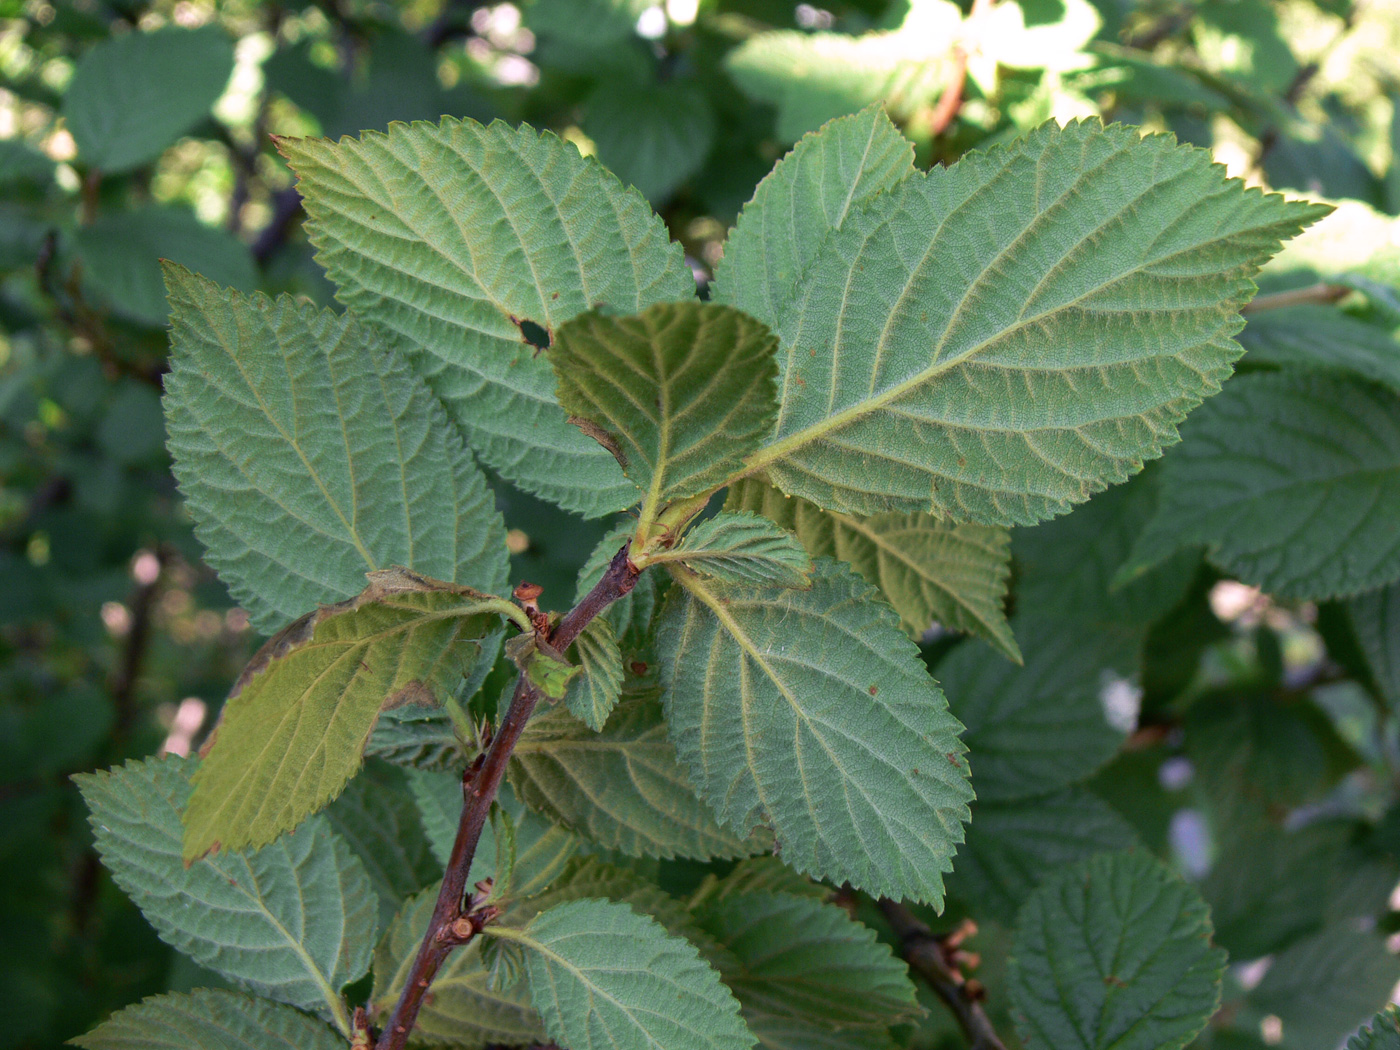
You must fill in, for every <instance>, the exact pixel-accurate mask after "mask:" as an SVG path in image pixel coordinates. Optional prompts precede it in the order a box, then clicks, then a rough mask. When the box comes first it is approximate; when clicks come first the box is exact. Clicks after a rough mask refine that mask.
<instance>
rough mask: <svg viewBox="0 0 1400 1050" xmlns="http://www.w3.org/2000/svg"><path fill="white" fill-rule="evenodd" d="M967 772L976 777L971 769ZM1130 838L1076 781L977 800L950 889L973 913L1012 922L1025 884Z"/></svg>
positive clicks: (1121, 822) (1102, 804)
mask: <svg viewBox="0 0 1400 1050" xmlns="http://www.w3.org/2000/svg"><path fill="white" fill-rule="evenodd" d="M973 759H974V761H975V760H976V755H975V754H974V755H973ZM973 777H974V781H973V782H974V784H975V783H976V773H975V770H974V774H973ZM1136 843H1137V835H1136V834H1135V833H1134V831H1133V829H1132V827H1131V826H1130V825H1129V824H1128V822H1127V821H1126V820H1124V819H1123V818H1122V817H1120V816H1119V815H1118V814H1117V813H1115V812H1114V811H1113V810H1112V809H1111V808H1110V807H1109V805H1108V803H1106V802H1103V801H1101V800H1100V799H1098V798H1097V797H1096V796H1094V795H1091V794H1090V793H1089V792H1088V791H1085V790H1084V789H1082V788H1068V789H1066V790H1064V791H1060V792H1057V793H1055V794H1053V795H1047V796H1042V797H1040V798H1033V799H1023V800H1020V801H1016V802H978V803H975V804H974V805H973V807H972V821H971V823H969V824H968V826H967V842H966V843H965V844H964V845H963V847H962V849H960V850H958V859H957V863H956V864H955V865H954V866H953V874H951V875H950V876H948V880H947V881H948V895H949V896H950V897H954V898H957V899H958V900H960V901H963V902H965V903H966V904H967V905H968V910H969V911H970V912H971V914H973V915H976V916H978V918H979V919H984V920H985V919H993V920H995V921H997V922H1000V923H1005V924H1007V925H1010V924H1011V923H1013V922H1014V921H1015V919H1016V912H1017V911H1018V910H1019V909H1020V907H1021V905H1022V904H1023V903H1024V902H1025V899H1026V898H1027V897H1028V896H1029V895H1030V893H1031V891H1032V890H1034V889H1035V888H1036V887H1037V886H1038V885H1040V883H1041V882H1042V881H1043V880H1044V879H1045V878H1046V877H1047V876H1049V875H1050V874H1052V873H1053V872H1054V871H1055V869H1056V868H1058V867H1060V866H1061V865H1065V864H1072V863H1075V862H1077V861H1081V860H1085V859H1087V858H1089V857H1092V856H1094V855H1095V854H1097V853H1109V852H1112V851H1114V850H1121V849H1127V848H1128V847H1130V846H1133V845H1135V844H1136Z"/></svg>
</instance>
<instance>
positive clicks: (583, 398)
mask: <svg viewBox="0 0 1400 1050" xmlns="http://www.w3.org/2000/svg"><path fill="white" fill-rule="evenodd" d="M776 346H777V344H776V343H775V342H774V340H773V336H772V334H771V333H769V331H768V329H767V328H765V327H764V326H763V325H761V324H759V323H758V322H756V321H754V320H753V319H751V318H749V317H748V316H746V315H745V314H743V313H740V312H739V311H738V310H735V309H732V308H730V307H727V306H720V305H716V304H713V303H699V302H685V303H658V304H657V305H655V306H651V307H649V308H648V309H646V310H645V311H643V312H642V313H640V314H638V315H637V316H635V317H609V316H606V315H604V314H601V313H596V312H595V313H586V314H582V315H580V316H578V317H575V318H573V319H572V320H570V321H568V322H567V323H565V324H564V325H563V326H561V327H560V329H559V331H558V333H557V336H556V339H555V343H554V346H553V347H552V348H551V350H550V357H551V358H552V360H553V362H554V369H555V372H556V373H557V374H558V376H559V403H560V404H561V405H563V406H564V409H565V410H566V411H568V412H569V413H570V414H571V415H572V416H573V417H574V418H575V419H577V420H584V421H586V422H583V423H580V425H581V426H583V427H584V430H585V432H586V433H588V434H589V435H591V436H593V437H595V438H596V439H597V440H598V441H599V442H600V443H601V444H602V445H603V446H604V447H605V448H607V449H608V450H609V451H610V452H612V454H613V455H614V456H616V457H617V460H618V462H619V463H620V464H622V470H623V472H624V473H625V474H626V475H627V476H628V477H629V478H630V479H631V480H632V481H633V482H634V483H635V484H636V486H637V488H638V489H639V490H640V491H641V493H642V499H643V507H644V511H643V513H647V512H650V513H652V514H655V513H656V512H657V511H658V510H660V509H661V508H662V507H663V506H665V505H666V504H668V503H670V502H672V501H673V500H677V499H682V498H684V497H687V496H694V495H698V494H699V493H703V492H706V491H708V490H710V489H714V488H718V487H719V486H720V485H722V484H724V483H725V482H726V481H728V480H729V478H730V477H732V476H733V475H734V474H737V473H738V472H739V471H740V470H741V469H742V467H743V457H744V455H745V454H746V453H748V452H751V451H752V450H753V449H755V448H757V447H758V444H759V442H760V440H761V439H762V438H763V437H764V435H765V434H766V433H767V432H768V430H769V429H770V428H771V427H772V425H773V417H774V414H775V413H776V412H777V401H776V395H775V392H774V388H773V379H774V377H775V376H776V375H777V367H776V365H775V364H774V361H773V352H774V350H775V349H776Z"/></svg>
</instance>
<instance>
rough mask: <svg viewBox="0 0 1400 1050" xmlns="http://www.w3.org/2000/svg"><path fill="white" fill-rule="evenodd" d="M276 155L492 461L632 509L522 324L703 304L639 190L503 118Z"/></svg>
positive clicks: (369, 314) (535, 481)
mask: <svg viewBox="0 0 1400 1050" xmlns="http://www.w3.org/2000/svg"><path fill="white" fill-rule="evenodd" d="M279 147H280V149H281V150H282V152H283V154H284V155H285V156H286V157H287V160H288V162H289V163H290V164H291V166H292V169H293V170H294V171H295V172H296V173H297V176H298V180H299V181H298V188H299V189H300V190H301V193H302V195H303V197H304V198H305V206H306V210H307V214H308V215H310V216H311V223H310V226H309V230H310V236H311V239H312V242H313V243H314V244H315V245H316V246H317V248H319V249H320V251H319V253H318V255H317V259H318V260H319V261H320V262H321V264H322V265H323V266H324V267H325V268H326V271H327V274H328V275H329V276H330V278H331V280H333V281H334V282H335V283H336V284H337V285H338V286H339V288H340V292H339V295H340V298H341V300H342V301H343V302H344V303H345V304H346V305H347V306H348V307H350V308H351V309H352V310H354V311H355V312H357V313H359V314H360V315H361V316H363V317H366V318H368V319H370V320H371V321H373V322H375V323H376V324H378V325H381V326H383V327H384V328H386V329H387V330H388V331H390V332H392V333H394V335H396V336H398V337H399V338H400V340H401V341H402V343H403V344H404V345H405V347H406V348H408V349H410V350H411V352H412V353H413V358H414V364H415V367H417V368H418V370H419V371H420V372H422V373H423V374H424V375H426V376H427V377H428V382H429V385H430V386H432V388H433V390H434V391H435V392H436V393H437V394H438V396H439V397H441V398H442V399H443V401H444V402H445V403H446V404H447V407H448V411H449V412H450V413H451V415H452V417H453V418H454V419H455V420H457V422H458V423H459V424H461V426H462V427H463V429H464V430H465V431H466V433H467V436H468V438H469V440H470V443H471V446H472V448H473V449H475V450H476V451H477V453H478V454H479V455H480V456H481V458H482V459H483V460H485V461H486V462H487V463H488V464H490V466H491V467H492V468H493V469H495V470H497V471H499V472H500V473H501V474H502V475H503V476H505V477H506V478H507V479H509V480H510V481H512V482H514V483H515V484H517V485H519V486H520V487H521V488H524V489H526V490H528V491H530V492H534V493H537V494H539V495H541V496H545V497H546V498H548V499H551V500H553V501H554V502H556V503H558V504H560V505H561V506H563V507H566V508H567V509H569V510H575V511H580V512H582V513H584V514H587V515H590V516H597V515H602V514H606V513H608V512H610V511H614V510H620V509H621V508H623V507H625V506H627V505H628V504H630V503H632V502H633V501H634V500H635V490H634V489H633V487H632V486H631V485H630V484H629V483H628V482H626V481H625V480H624V478H623V477H622V474H621V472H620V471H619V470H618V467H617V464H616V463H615V462H614V461H613V459H612V457H611V456H610V455H608V453H607V452H605V451H604V450H603V449H601V448H599V447H598V446H597V445H595V444H594V443H593V442H592V441H590V440H589V439H588V438H586V437H584V436H583V435H582V434H580V433H579V432H578V431H577V430H576V429H575V428H573V427H571V426H569V425H568V423H567V422H566V421H565V416H564V413H563V411H562V410H561V409H560V408H559V407H558V405H557V404H556V402H555V400H554V374H553V372H552V371H551V369H550V362H549V359H548V358H549V355H548V353H547V352H546V353H544V354H541V353H540V352H539V350H538V348H537V347H536V346H534V345H532V344H531V343H530V342H528V341H527V339H526V337H525V335H524V334H523V332H522V328H521V324H522V323H523V322H526V321H528V322H530V323H532V324H534V325H537V326H539V327H540V328H543V329H544V330H545V332H546V333H549V332H554V331H556V330H557V329H558V327H559V325H561V324H562V323H563V322H565V321H567V320H568V319H569V318H571V317H573V316H575V315H577V314H580V313H583V312H584V311H585V310H588V309H591V308H594V307H599V306H605V307H606V308H607V309H609V310H612V311H616V312H618V313H620V314H634V313H639V312H640V311H642V310H644V309H645V308H646V307H648V306H650V305H651V304H653V303H658V302H672V301H675V300H680V299H690V298H693V297H694V294H695V280H694V277H693V276H692V275H691V272H690V268H689V267H688V266H687V265H686V263H685V259H684V255H683V253H682V252H681V249H680V246H679V245H675V244H672V243H670V241H669V240H668V238H667V235H666V228H665V226H664V225H663V224H662V222H661V220H660V219H659V218H657V216H656V215H655V214H654V213H653V212H652V211H651V209H650V208H649V207H648V206H647V205H646V202H645V201H643V200H642V198H641V196H640V195H639V194H637V193H636V192H635V191H628V190H624V189H623V188H622V187H621V186H620V185H619V184H618V182H617V180H616V179H615V178H614V177H613V176H612V175H610V174H609V173H608V172H606V171H605V170H604V169H603V167H602V165H601V164H599V163H598V162H597V161H596V160H593V159H591V158H584V157H580V156H579V154H578V151H577V150H576V149H575V148H574V147H573V146H572V145H570V144H567V143H564V142H561V141H560V140H559V139H558V138H556V137H555V136H554V135H552V134H550V133H548V132H544V133H541V132H536V131H535V130H534V129H533V128H530V127H528V126H521V127H520V128H510V127H507V126H506V125H505V124H502V123H499V122H498V123H494V124H492V125H491V126H490V127H482V126H481V125H479V124H476V123H475V122H472V121H457V120H453V119H444V120H443V122H442V123H441V124H438V125H430V124H421V123H420V124H414V125H411V126H410V125H404V124H395V125H392V126H391V127H390V129H389V131H388V132H387V133H386V134H380V133H377V132H367V133H366V134H365V135H363V136H362V137H361V138H359V139H342V140H341V141H340V142H338V143H332V142H328V141H325V140H318V139H282V140H280V141H279ZM561 246H564V247H562V248H561Z"/></svg>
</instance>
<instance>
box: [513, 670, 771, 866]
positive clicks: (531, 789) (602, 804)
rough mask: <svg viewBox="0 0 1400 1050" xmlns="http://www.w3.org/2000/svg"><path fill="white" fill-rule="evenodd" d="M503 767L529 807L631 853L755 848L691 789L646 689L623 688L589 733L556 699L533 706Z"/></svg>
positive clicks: (713, 853)
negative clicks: (603, 721)
mask: <svg viewBox="0 0 1400 1050" xmlns="http://www.w3.org/2000/svg"><path fill="white" fill-rule="evenodd" d="M508 775H509V777H510V784H511V787H512V788H514V790H515V792H516V794H518V795H519V796H520V799H521V801H523V802H524V803H525V804H526V805H527V806H529V807H530V808H531V809H533V810H535V812H537V813H540V814H542V815H543V816H545V817H546V818H548V819H549V820H551V821H553V822H554V823H556V824H562V825H563V826H564V827H566V828H569V829H571V830H573V831H576V832H578V833H579V834H581V835H583V836H585V837H587V838H589V839H591V840H593V841H594V842H596V843H598V844H599V845H600V846H604V847H607V848H609V849H616V850H620V851H622V852H623V853H626V854H629V855H631V856H634V857H641V856H646V857H696V858H701V859H709V858H711V857H739V856H743V855H745V854H748V853H753V852H755V850H757V849H759V848H761V843H759V842H747V843H746V842H744V841H743V840H741V839H740V838H738V837H736V836H735V835H733V834H731V833H730V832H728V831H725V830H724V829H723V828H721V827H720V826H719V825H718V824H716V823H715V819H714V815H713V813H712V812H711V811H710V808H709V807H708V806H706V805H705V803H703V802H701V801H700V799H699V798H697V797H696V795H695V790H694V789H693V788H692V787H691V786H690V781H689V779H688V778H687V776H686V774H685V771H684V770H683V769H682V768H681V766H680V763H678V762H677V761H676V752H675V749H674V748H673V747H672V745H671V741H670V740H669V739H668V737H667V735H666V724H665V722H663V721H662V718H661V707H660V705H659V704H657V702H656V699H655V697H654V696H651V695H633V696H627V697H624V699H623V700H622V702H621V703H620V704H618V706H617V707H616V709H614V710H613V712H612V714H611V715H610V716H609V718H608V722H607V725H606V726H604V727H603V730H602V731H601V732H596V733H595V732H594V731H593V730H592V729H590V728H589V727H588V726H587V725H585V724H584V723H582V722H580V721H579V720H578V719H576V718H574V717H573V715H571V714H570V713H569V712H568V711H567V710H564V709H560V708H556V709H554V710H552V711H547V712H545V713H544V714H539V715H536V716H535V717H534V718H532V719H531V720H530V722H529V724H528V725H526V727H525V732H524V733H523V734H521V737H520V743H519V744H517V745H516V748H515V753H514V755H513V757H512V759H511V764H510V768H509V773H508ZM747 830H748V829H747V828H745V829H744V831H745V832H747Z"/></svg>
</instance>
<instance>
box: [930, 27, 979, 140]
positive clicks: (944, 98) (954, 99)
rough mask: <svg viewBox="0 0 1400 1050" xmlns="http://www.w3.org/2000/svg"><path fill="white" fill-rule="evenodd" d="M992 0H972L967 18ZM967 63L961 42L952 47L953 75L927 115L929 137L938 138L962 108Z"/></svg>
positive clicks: (965, 52)
mask: <svg viewBox="0 0 1400 1050" xmlns="http://www.w3.org/2000/svg"><path fill="white" fill-rule="evenodd" d="M992 2H993V0H973V4H972V10H971V11H970V12H969V13H968V19H969V20H971V19H973V18H976V17H977V16H978V15H980V14H983V13H985V12H986V11H987V10H989V9H990V8H991V6H992ZM967 63H968V53H967V50H966V48H965V47H964V46H963V45H962V44H958V45H956V46H955V47H954V48H953V76H952V78H951V79H950V80H949V81H948V84H947V86H946V87H944V89H943V93H942V94H941V95H939V96H938V101H937V102H936V103H934V106H933V110H932V111H931V112H929V116H928V132H929V137H930V138H935V139H936V138H938V136H939V135H942V134H943V133H944V132H945V131H947V130H948V128H949V127H951V126H952V123H953V120H954V119H955V118H956V117H957V115H958V111H959V110H961V109H962V104H963V89H964V87H965V86H966V85H967Z"/></svg>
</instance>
